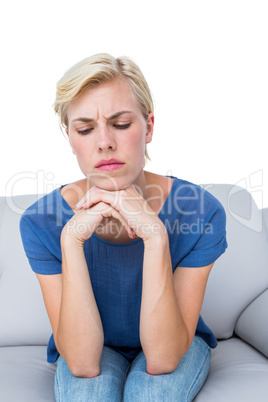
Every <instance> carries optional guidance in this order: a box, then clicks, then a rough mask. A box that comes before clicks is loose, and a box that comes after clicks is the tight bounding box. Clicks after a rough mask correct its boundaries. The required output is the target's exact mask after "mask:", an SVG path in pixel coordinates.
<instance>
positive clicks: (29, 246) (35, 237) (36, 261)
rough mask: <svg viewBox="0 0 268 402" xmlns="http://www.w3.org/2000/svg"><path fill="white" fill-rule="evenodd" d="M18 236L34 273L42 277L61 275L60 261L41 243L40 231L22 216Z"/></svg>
mask: <svg viewBox="0 0 268 402" xmlns="http://www.w3.org/2000/svg"><path fill="white" fill-rule="evenodd" d="M20 234H21V239H22V244H23V248H24V251H25V254H26V256H27V258H28V261H29V264H30V266H31V268H32V270H33V271H34V272H35V273H37V274H44V275H55V274H60V273H61V261H60V260H59V259H58V258H57V257H56V256H55V255H53V253H52V252H51V251H49V249H48V248H47V247H46V245H45V244H44V242H43V241H42V229H41V228H40V227H39V226H38V225H36V224H33V223H32V222H31V220H30V219H29V216H27V215H24V214H22V216H21V219H20Z"/></svg>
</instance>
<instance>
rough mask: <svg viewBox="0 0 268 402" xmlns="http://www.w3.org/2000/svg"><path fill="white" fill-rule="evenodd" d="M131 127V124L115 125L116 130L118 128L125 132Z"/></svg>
mask: <svg viewBox="0 0 268 402" xmlns="http://www.w3.org/2000/svg"><path fill="white" fill-rule="evenodd" d="M130 126H131V123H127V124H114V127H115V128H118V129H119V130H125V129H126V128H129V127H130Z"/></svg>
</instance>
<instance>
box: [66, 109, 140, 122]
mask: <svg viewBox="0 0 268 402" xmlns="http://www.w3.org/2000/svg"><path fill="white" fill-rule="evenodd" d="M125 113H133V112H132V111H130V110H123V111H122V112H117V113H115V114H113V115H111V116H109V117H107V118H106V117H105V119H106V120H113V119H116V118H117V117H120V116H122V114H125ZM75 121H81V122H82V123H90V122H91V121H94V119H91V118H89V117H78V118H77V119H74V120H72V121H71V123H74V122H75Z"/></svg>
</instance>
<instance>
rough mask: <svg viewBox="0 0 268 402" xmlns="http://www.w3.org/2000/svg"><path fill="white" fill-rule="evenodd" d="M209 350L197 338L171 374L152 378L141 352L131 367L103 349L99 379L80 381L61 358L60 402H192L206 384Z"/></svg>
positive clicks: (57, 381) (57, 386)
mask: <svg viewBox="0 0 268 402" xmlns="http://www.w3.org/2000/svg"><path fill="white" fill-rule="evenodd" d="M210 354H211V352H210V348H209V346H208V345H207V344H206V343H205V341H203V339H201V338H199V337H197V336H195V338H194V340H193V343H192V345H191V347H190V349H189V350H188V352H187V353H186V354H185V355H184V356H183V358H182V359H181V361H180V363H179V364H178V366H177V368H176V369H175V370H174V371H173V372H172V373H169V374H164V375H150V374H148V373H147V371H146V360H145V356H144V353H143V352H142V351H141V352H140V353H139V354H138V355H137V356H136V358H135V359H134V360H133V362H132V363H129V361H128V360H127V359H126V358H125V357H123V356H122V355H121V354H119V353H118V352H116V351H115V350H113V349H112V348H110V347H107V346H104V348H103V354H102V358H101V367H100V368H101V372H100V375H99V376H98V377H94V378H79V377H75V376H74V375H73V374H72V373H71V372H70V370H69V368H68V366H67V363H66V362H65V360H64V359H63V358H62V357H61V356H60V357H59V359H58V362H57V370H56V375H55V386H54V390H55V397H56V401H57V402H120V401H124V402H134V401H135V402H140V401H143V402H144V401H145V402H165V401H166V402H185V401H192V400H193V399H194V397H195V396H196V395H197V393H198V392H199V390H200V389H201V387H202V385H203V384H204V382H205V380H206V378H207V375H208V371H209V365H210Z"/></svg>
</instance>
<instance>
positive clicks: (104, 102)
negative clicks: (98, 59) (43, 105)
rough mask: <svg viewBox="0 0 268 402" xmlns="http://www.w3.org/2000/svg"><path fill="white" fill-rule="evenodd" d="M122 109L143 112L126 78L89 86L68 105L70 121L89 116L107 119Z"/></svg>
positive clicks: (92, 118)
mask: <svg viewBox="0 0 268 402" xmlns="http://www.w3.org/2000/svg"><path fill="white" fill-rule="evenodd" d="M120 111H130V112H132V113H136V114H141V108H140V106H139V104H138V102H137V100H136V98H135V96H134V95H133V93H132V91H131V89H130V87H129V85H128V83H127V82H126V80H125V79H117V80H113V81H108V82H106V83H101V84H99V85H97V86H95V87H93V88H87V89H86V90H85V91H83V92H82V93H81V94H80V96H79V97H78V98H77V99H75V100H73V101H72V102H70V103H69V105H68V107H67V119H68V122H69V123H71V122H72V121H74V120H76V119H78V118H80V117H81V116H84V117H87V118H88V119H91V120H98V118H99V117H100V116H101V117H103V118H105V119H108V118H110V117H111V116H112V115H114V114H116V113H118V112H120Z"/></svg>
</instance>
